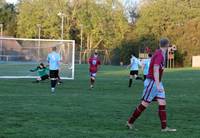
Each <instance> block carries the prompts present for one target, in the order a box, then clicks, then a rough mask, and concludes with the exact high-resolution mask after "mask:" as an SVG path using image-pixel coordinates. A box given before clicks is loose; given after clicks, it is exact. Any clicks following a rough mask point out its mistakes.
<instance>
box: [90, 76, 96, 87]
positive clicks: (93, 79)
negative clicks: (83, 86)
mask: <svg viewBox="0 0 200 138" xmlns="http://www.w3.org/2000/svg"><path fill="white" fill-rule="evenodd" d="M95 78H96V73H90V88H94V83H95Z"/></svg>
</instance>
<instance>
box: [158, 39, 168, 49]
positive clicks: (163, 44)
mask: <svg viewBox="0 0 200 138" xmlns="http://www.w3.org/2000/svg"><path fill="white" fill-rule="evenodd" d="M159 43H160V47H166V46H167V44H169V40H168V39H167V38H161V39H160V42H159Z"/></svg>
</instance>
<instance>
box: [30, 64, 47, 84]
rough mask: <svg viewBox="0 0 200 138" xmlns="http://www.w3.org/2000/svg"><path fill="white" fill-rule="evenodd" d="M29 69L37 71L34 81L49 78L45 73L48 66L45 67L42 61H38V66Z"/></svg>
mask: <svg viewBox="0 0 200 138" xmlns="http://www.w3.org/2000/svg"><path fill="white" fill-rule="evenodd" d="M30 71H31V72H36V71H37V74H38V77H37V78H36V82H40V81H43V80H47V79H49V75H48V73H47V72H48V71H49V68H47V67H46V66H45V65H44V64H43V63H40V65H39V66H37V67H36V68H35V69H31V70H30Z"/></svg>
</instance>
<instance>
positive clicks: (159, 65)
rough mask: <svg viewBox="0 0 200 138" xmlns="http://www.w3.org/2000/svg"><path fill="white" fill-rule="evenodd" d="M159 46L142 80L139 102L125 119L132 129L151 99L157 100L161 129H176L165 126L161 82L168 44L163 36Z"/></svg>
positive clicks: (165, 117)
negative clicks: (141, 92) (142, 89)
mask: <svg viewBox="0 0 200 138" xmlns="http://www.w3.org/2000/svg"><path fill="white" fill-rule="evenodd" d="M159 45H160V48H159V49H158V50H156V52H155V53H154V55H153V57H152V59H151V63H150V68H149V73H148V75H147V79H146V80H145V82H144V91H143V96H142V102H141V104H140V105H139V106H138V107H137V108H136V109H135V111H134V112H133V114H132V115H131V117H130V118H129V119H128V121H127V124H126V125H127V127H128V128H129V129H132V125H133V124H134V122H135V121H136V119H137V118H138V117H139V116H140V115H141V113H142V112H143V111H144V110H145V109H146V108H147V106H148V105H149V104H150V103H151V102H152V101H153V100H156V101H157V102H158V105H159V106H158V114H159V117H160V121H161V131H162V132H168V131H172V132H174V131H176V129H171V128H169V127H167V115H166V101H165V90H164V87H163V84H162V82H161V80H162V75H163V71H164V65H165V53H166V51H167V49H168V46H169V40H168V39H166V38H163V39H161V40H160V44H159Z"/></svg>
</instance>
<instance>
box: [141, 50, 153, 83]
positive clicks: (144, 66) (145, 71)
mask: <svg viewBox="0 0 200 138" xmlns="http://www.w3.org/2000/svg"><path fill="white" fill-rule="evenodd" d="M151 57H152V54H151V53H149V54H148V58H147V59H145V60H144V61H143V62H142V70H143V74H144V79H143V80H146V76H147V75H148V72H149V66H150V62H151Z"/></svg>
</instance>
